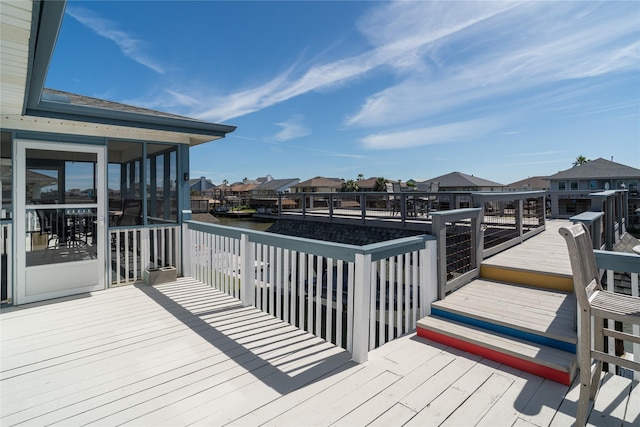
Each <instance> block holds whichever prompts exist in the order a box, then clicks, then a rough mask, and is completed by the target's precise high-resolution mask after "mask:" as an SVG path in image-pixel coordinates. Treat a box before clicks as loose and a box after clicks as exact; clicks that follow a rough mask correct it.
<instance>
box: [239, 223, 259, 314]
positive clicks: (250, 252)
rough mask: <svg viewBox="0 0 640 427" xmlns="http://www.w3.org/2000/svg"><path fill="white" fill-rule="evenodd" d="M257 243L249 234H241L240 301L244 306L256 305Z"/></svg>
mask: <svg viewBox="0 0 640 427" xmlns="http://www.w3.org/2000/svg"><path fill="white" fill-rule="evenodd" d="M254 248H255V245H254V244H253V242H251V241H250V240H249V235H248V234H244V233H243V234H241V235H240V301H242V305H243V306H244V307H250V306H254V305H255V302H256V301H255V299H256V296H255V292H254V282H255V280H254V279H255V277H254V275H255V271H256V267H255V261H254V259H255V254H254Z"/></svg>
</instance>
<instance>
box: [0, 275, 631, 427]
mask: <svg viewBox="0 0 640 427" xmlns="http://www.w3.org/2000/svg"><path fill="white" fill-rule="evenodd" d="M0 320H1V322H0V326H1V328H2V329H1V332H2V338H1V340H2V341H1V344H2V348H1V355H2V359H1V362H2V363H1V379H0V392H1V395H0V399H1V403H0V405H1V406H0V410H1V412H0V414H1V418H0V424H1V425H3V426H10V425H17V424H22V425H29V426H34V425H69V426H73V425H85V424H93V425H120V424H127V425H138V426H145V425H154V426H155V425H171V426H179V425H191V424H195V425H227V424H231V425H279V426H299V425H345V426H360V425H384V426H387V425H405V424H406V425H429V426H434V425H487V426H496V425H536V426H547V425H562V426H566V425H570V424H571V422H572V421H573V415H574V413H575V407H576V405H575V402H576V400H577V395H578V390H577V389H576V388H575V387H571V388H569V387H566V386H563V385H560V384H558V383H556V382H553V381H549V380H543V379H542V378H540V377H536V376H534V375H530V374H527V373H523V372H521V371H518V370H515V369H512V368H508V367H505V366H502V365H500V364H497V363H495V362H492V361H489V360H486V359H482V358H480V357H478V356H473V355H470V354H468V353H464V352H461V351H458V350H454V349H451V348H448V347H445V346H443V345H440V344H436V343H433V342H430V341H427V340H424V339H421V338H418V337H416V336H415V334H410V335H408V336H405V337H402V338H400V339H397V340H395V341H393V342H391V343H388V344H386V345H384V346H383V347H381V348H379V349H377V350H375V351H373V352H371V353H370V360H369V361H368V362H366V363H364V364H360V365H357V364H355V363H353V362H351V361H350V360H349V359H350V357H349V354H348V353H347V352H345V351H343V350H341V349H338V348H335V347H333V346H332V345H330V344H327V343H326V342H324V341H322V340H320V339H318V338H315V337H313V336H311V335H309V334H306V333H304V332H302V331H300V330H298V329H296V328H294V327H291V326H289V325H287V324H284V323H282V322H280V321H278V320H275V319H274V318H272V317H271V316H269V315H267V314H264V313H262V312H259V311H258V310H256V309H253V308H244V307H241V306H240V304H239V303H238V301H237V300H234V299H232V298H230V297H227V296H225V295H223V294H221V293H219V292H217V291H215V290H214V289H212V288H210V287H207V286H205V285H203V284H201V283H199V282H196V281H194V280H191V279H181V280H179V281H178V282H175V283H170V284H166V285H161V286H156V287H149V286H144V285H139V286H126V287H119V288H115V289H110V290H108V291H103V292H97V293H94V294H91V295H82V296H76V297H70V298H64V299H59V300H53V301H48V302H45V303H37V304H31V305H26V306H21V307H14V308H8V309H4V310H3V311H2V313H1V315H0ZM631 389H632V383H631V382H630V380H628V379H625V378H621V377H606V378H605V383H604V385H603V387H602V389H601V391H600V394H599V396H598V399H597V401H596V405H595V409H594V410H593V412H592V413H591V419H590V421H591V422H592V423H593V424H594V425H611V424H615V423H617V425H620V424H621V422H622V420H623V419H627V420H628V421H629V422H630V423H631V424H633V425H638V424H639V423H640V388H639V387H638V386H637V385H636V386H635V388H633V391H631ZM634 423H635V424H634ZM631 424H630V425H631Z"/></svg>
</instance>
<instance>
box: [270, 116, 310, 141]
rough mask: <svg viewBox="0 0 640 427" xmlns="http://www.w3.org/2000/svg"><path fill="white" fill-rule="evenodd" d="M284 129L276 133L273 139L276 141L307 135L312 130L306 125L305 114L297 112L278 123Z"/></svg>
mask: <svg viewBox="0 0 640 427" xmlns="http://www.w3.org/2000/svg"><path fill="white" fill-rule="evenodd" d="M276 125H278V126H279V127H281V128H282V130H281V131H280V132H278V133H276V134H275V135H274V136H273V137H272V139H273V140H275V141H280V142H282V141H288V140H290V139H295V138H300V137H303V136H307V135H309V134H310V133H311V131H310V130H309V129H308V128H307V127H306V126H305V125H304V116H303V115H302V114H296V115H294V116H292V117H290V118H289V119H288V120H285V121H284V122H280V123H276Z"/></svg>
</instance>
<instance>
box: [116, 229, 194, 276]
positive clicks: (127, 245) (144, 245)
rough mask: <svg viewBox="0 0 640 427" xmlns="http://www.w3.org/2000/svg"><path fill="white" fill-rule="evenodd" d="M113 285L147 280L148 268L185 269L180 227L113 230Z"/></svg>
mask: <svg viewBox="0 0 640 427" xmlns="http://www.w3.org/2000/svg"><path fill="white" fill-rule="evenodd" d="M109 235H110V242H111V251H110V254H111V259H110V265H111V269H110V278H109V282H110V283H111V284H112V285H121V284H126V283H134V282H137V281H140V280H143V275H144V270H145V269H146V268H149V269H155V268H158V267H167V266H173V267H176V268H177V269H178V274H180V268H181V264H182V262H181V248H180V226H178V225H152V226H147V227H139V226H138V227H117V228H110V229H109Z"/></svg>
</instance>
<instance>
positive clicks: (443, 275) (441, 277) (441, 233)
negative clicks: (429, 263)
mask: <svg viewBox="0 0 640 427" xmlns="http://www.w3.org/2000/svg"><path fill="white" fill-rule="evenodd" d="M431 226H432V230H431V234H432V235H434V236H435V237H436V242H437V251H436V254H437V263H438V264H437V271H438V299H443V298H444V295H445V286H446V285H447V222H446V220H445V219H444V218H443V217H441V216H440V215H437V216H436V215H434V216H432V224H431Z"/></svg>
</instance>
